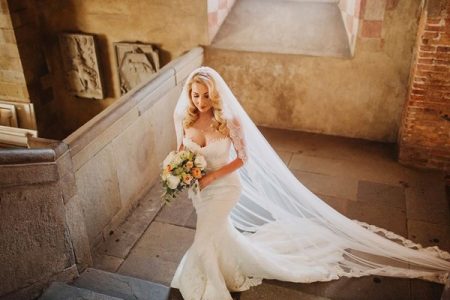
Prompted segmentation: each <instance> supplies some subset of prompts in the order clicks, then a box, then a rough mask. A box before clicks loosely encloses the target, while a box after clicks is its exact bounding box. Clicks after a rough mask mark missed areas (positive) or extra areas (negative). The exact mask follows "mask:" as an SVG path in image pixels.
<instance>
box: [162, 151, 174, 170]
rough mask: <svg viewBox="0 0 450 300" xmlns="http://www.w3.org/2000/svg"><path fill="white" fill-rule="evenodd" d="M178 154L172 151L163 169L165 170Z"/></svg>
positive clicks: (165, 160)
mask: <svg viewBox="0 0 450 300" xmlns="http://www.w3.org/2000/svg"><path fill="white" fill-rule="evenodd" d="M175 154H176V152H175V151H171V152H170V153H169V154H168V155H167V156H166V158H165V159H164V161H163V168H165V167H166V166H167V165H168V164H170V163H171V162H172V159H173V158H174V157H175Z"/></svg>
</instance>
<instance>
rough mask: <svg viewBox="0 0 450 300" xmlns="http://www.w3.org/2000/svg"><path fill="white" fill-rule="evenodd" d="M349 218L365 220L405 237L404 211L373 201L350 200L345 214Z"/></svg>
mask: <svg viewBox="0 0 450 300" xmlns="http://www.w3.org/2000/svg"><path fill="white" fill-rule="evenodd" d="M345 215H346V216H347V217H349V218H350V219H356V220H358V221H362V222H366V223H369V224H371V225H375V226H378V227H381V228H384V229H387V230H389V231H392V232H394V233H396V234H399V235H401V236H404V237H406V236H407V235H408V233H407V228H406V211H405V210H404V209H399V208H394V207H389V206H385V205H379V204H376V203H373V202H363V201H350V202H349V203H348V206H347V212H346V214H345Z"/></svg>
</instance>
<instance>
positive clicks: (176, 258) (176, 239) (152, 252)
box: [118, 221, 195, 286]
mask: <svg viewBox="0 0 450 300" xmlns="http://www.w3.org/2000/svg"><path fill="white" fill-rule="evenodd" d="M194 232H195V231H194V230H192V229H190V228H185V227H181V226H176V225H172V224H167V223H161V222H157V221H154V222H152V224H151V225H150V227H149V228H148V229H147V231H146V232H145V234H144V235H143V236H142V238H141V239H140V240H139V242H138V243H137V244H136V245H135V247H134V248H133V250H132V251H131V252H130V254H129V255H128V257H127V258H126V259H125V261H124V263H123V264H122V266H121V267H120V268H119V270H118V273H120V274H124V275H129V276H135V277H137V278H141V279H145V280H149V281H153V282H157V283H162V284H164V285H167V286H168V285H170V282H171V281H172V277H173V275H174V274H175V270H176V268H177V266H178V263H179V262H180V261H181V258H182V257H183V255H184V253H185V252H186V250H187V249H188V248H189V247H190V245H191V244H192V242H193V240H194Z"/></svg>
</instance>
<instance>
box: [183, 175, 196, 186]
mask: <svg viewBox="0 0 450 300" xmlns="http://www.w3.org/2000/svg"><path fill="white" fill-rule="evenodd" d="M192 179H194V178H193V177H192V176H191V175H190V174H186V175H184V176H183V182H184V183H186V184H191V181H192Z"/></svg>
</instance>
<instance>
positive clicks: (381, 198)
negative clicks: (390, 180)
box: [357, 180, 406, 209]
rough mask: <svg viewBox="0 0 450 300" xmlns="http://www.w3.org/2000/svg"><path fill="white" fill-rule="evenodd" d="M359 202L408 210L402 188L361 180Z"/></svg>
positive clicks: (359, 183) (358, 194)
mask: <svg viewBox="0 0 450 300" xmlns="http://www.w3.org/2000/svg"><path fill="white" fill-rule="evenodd" d="M357 200H358V201H366V202H373V203H376V204H380V205H386V206H392V207H396V208H401V209H406V203H405V191H404V188H403V187H401V186H394V185H388V184H383V183H377V182H371V181H365V180H360V181H359V182H358V193H357Z"/></svg>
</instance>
